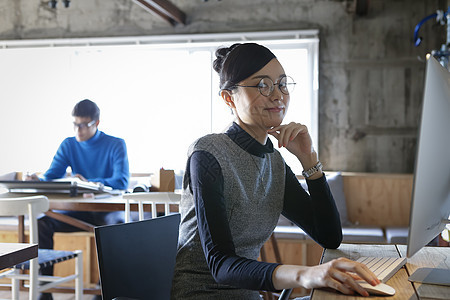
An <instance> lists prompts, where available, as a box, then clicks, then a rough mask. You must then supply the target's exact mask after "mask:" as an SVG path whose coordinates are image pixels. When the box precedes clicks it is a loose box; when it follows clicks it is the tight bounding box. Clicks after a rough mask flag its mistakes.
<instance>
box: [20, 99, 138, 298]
mask: <svg viewBox="0 0 450 300" xmlns="http://www.w3.org/2000/svg"><path fill="white" fill-rule="evenodd" d="M72 117H73V126H74V130H75V136H74V137H68V138H66V139H65V140H64V141H63V142H62V143H61V145H60V146H59V149H58V150H57V152H56V154H55V156H54V157H53V161H52V163H51V165H50V168H49V169H48V170H47V172H45V174H44V175H43V178H38V177H37V176H36V175H31V176H29V177H28V178H27V179H28V180H41V179H42V180H52V179H58V178H62V177H65V176H66V170H67V167H71V169H72V176H73V177H76V178H78V179H80V180H82V181H90V182H96V183H99V184H103V185H105V186H109V187H111V188H113V189H117V190H126V189H127V187H128V180H129V175H130V174H129V167H128V156H127V148H126V145H125V141H124V140H123V139H120V138H117V137H113V136H110V135H107V134H105V133H103V132H102V131H100V130H98V125H99V123H100V109H99V108H98V106H97V105H96V104H95V103H94V102H92V101H91V100H88V99H85V100H82V101H80V102H78V103H77V104H76V105H75V107H74V109H73V111H72ZM58 212H59V213H62V214H65V215H68V216H70V217H74V218H76V219H79V220H82V221H85V222H88V223H90V224H93V225H96V226H100V225H106V224H114V223H121V222H123V217H122V216H118V215H117V213H109V212H86V211H58ZM38 230H39V248H41V249H53V234H54V233H55V232H73V231H80V229H79V228H77V227H74V226H71V225H69V224H66V223H64V222H60V221H57V220H55V219H53V218H51V217H47V216H43V217H41V218H40V219H39V220H38ZM41 274H43V275H53V268H52V267H48V268H42V269H41ZM39 299H53V297H52V295H51V294H50V293H42V294H41V295H40V296H39Z"/></svg>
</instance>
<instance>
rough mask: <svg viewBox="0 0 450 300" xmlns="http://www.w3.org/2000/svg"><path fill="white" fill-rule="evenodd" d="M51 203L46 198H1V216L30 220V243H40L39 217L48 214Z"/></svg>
mask: <svg viewBox="0 0 450 300" xmlns="http://www.w3.org/2000/svg"><path fill="white" fill-rule="evenodd" d="M48 208H49V202H48V199H47V197H45V196H30V197H18V198H0V216H2V217H4V216H24V215H28V217H29V220H30V243H33V244H37V243H38V231H37V230H38V228H37V216H38V215H39V214H40V213H43V212H46V211H47V210H48Z"/></svg>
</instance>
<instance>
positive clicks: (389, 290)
mask: <svg viewBox="0 0 450 300" xmlns="http://www.w3.org/2000/svg"><path fill="white" fill-rule="evenodd" d="M357 282H358V284H359V285H360V286H361V287H362V288H364V289H365V290H366V291H367V292H368V293H369V294H372V295H382V296H394V295H395V289H394V288H393V287H391V286H389V285H387V284H385V283H380V284H378V285H376V286H373V285H371V284H370V283H368V282H366V281H360V280H358V281H357Z"/></svg>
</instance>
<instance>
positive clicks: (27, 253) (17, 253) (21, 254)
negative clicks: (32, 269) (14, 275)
mask: <svg viewBox="0 0 450 300" xmlns="http://www.w3.org/2000/svg"><path fill="white" fill-rule="evenodd" d="M37 256H38V245H37V244H23V243H0V270H2V269H5V268H10V267H12V266H14V265H17V264H19V263H21V262H24V261H27V260H30V259H32V258H35V257H37Z"/></svg>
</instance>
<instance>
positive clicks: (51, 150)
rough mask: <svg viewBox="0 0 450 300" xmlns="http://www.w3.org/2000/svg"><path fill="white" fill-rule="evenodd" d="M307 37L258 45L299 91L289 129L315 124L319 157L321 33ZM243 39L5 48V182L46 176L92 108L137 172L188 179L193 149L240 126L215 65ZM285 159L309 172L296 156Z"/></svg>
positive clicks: (0, 61) (0, 118)
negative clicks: (87, 106) (76, 109)
mask: <svg viewBox="0 0 450 300" xmlns="http://www.w3.org/2000/svg"><path fill="white" fill-rule="evenodd" d="M298 32H300V31H297V32H296V33H295V34H292V33H290V32H288V33H289V34H288V35H290V36H291V37H289V38H285V37H284V38H283V39H274V38H273V36H271V35H270V34H272V35H273V33H267V39H265V38H264V36H263V35H261V33H257V34H256V37H257V38H258V40H255V41H256V42H259V43H262V44H264V45H266V46H268V47H269V48H271V49H272V50H273V51H274V53H275V54H276V55H277V57H278V59H279V60H280V61H281V63H282V65H283V67H284V68H285V71H286V74H288V75H290V76H291V77H293V78H294V80H295V81H296V82H297V86H296V88H295V90H294V92H293V93H292V94H291V104H290V107H289V111H288V114H287V116H286V119H285V121H286V122H290V121H296V122H301V123H304V124H306V125H307V126H308V127H309V128H310V131H311V132H312V135H313V140H314V143H315V146H316V149H317V148H318V147H317V146H318V145H317V133H318V132H317V117H318V116H317V57H318V39H317V32H313V33H314V34H313V38H311V35H308V37H307V38H304V39H303V38H301V37H299V34H298ZM237 35H238V34H236V36H233V35H231V36H230V35H208V36H206V35H205V36H206V37H207V38H208V39H214V40H213V41H210V40H208V41H206V40H205V39H206V38H205V36H203V40H202V39H201V38H202V36H201V35H196V36H195V38H199V37H200V38H199V40H197V41H194V39H192V38H191V39H189V38H187V37H185V39H188V41H186V40H183V41H181V40H175V41H170V43H169V42H167V37H165V40H163V41H160V42H158V41H157V40H156V41H155V40H154V37H153V38H152V40H151V41H148V40H145V39H143V41H144V42H142V41H141V42H130V41H133V39H137V38H129V39H126V40H125V42H124V39H123V38H117V39H114V38H112V39H108V43H107V45H97V44H101V43H100V42H103V43H104V41H103V40H101V39H91V40H88V41H86V40H82V41H78V43H77V41H74V40H71V43H72V44H76V45H67V41H66V40H52V41H51V42H50V41H46V40H42V41H40V42H39V41H29V43H31V44H27V43H25V42H24V43H23V44H17V43H14V42H10V43H9V44H8V41H3V42H1V41H0V47H1V45H2V44H3V49H0V65H1V66H2V70H3V72H1V73H0V82H2V90H1V92H0V94H1V96H2V100H1V109H0V126H1V128H2V130H1V131H0V140H1V143H2V145H3V147H2V148H1V149H0V157H1V164H0V174H3V173H8V172H12V171H22V172H44V171H46V170H47V168H48V167H49V165H50V162H51V160H52V158H53V155H54V154H55V152H56V150H57V148H58V146H59V144H60V143H61V142H62V140H63V139H64V138H66V137H68V136H73V126H72V117H71V111H72V108H73V106H74V105H75V104H76V103H77V102H78V101H80V100H83V99H86V98H87V99H90V100H92V101H94V102H96V103H97V104H98V106H99V107H100V111H101V114H100V125H99V129H100V130H102V131H104V132H105V133H107V134H110V135H113V136H117V137H121V138H123V139H125V141H126V143H127V148H128V157H129V161H130V171H131V172H133V173H151V172H154V171H156V170H157V169H159V168H161V167H163V168H166V169H175V170H183V169H184V167H185V163H186V158H187V156H186V154H187V150H188V147H189V145H190V144H191V143H192V142H193V141H194V140H195V139H197V138H199V137H201V136H203V135H205V134H208V133H211V132H222V131H223V130H225V129H226V128H227V127H228V125H229V124H230V122H231V121H232V120H233V116H232V114H231V111H230V110H229V109H228V107H227V106H226V105H225V104H224V103H223V101H222V100H221V98H220V97H219V96H218V92H219V87H218V86H219V84H218V76H217V74H216V73H215V72H214V71H213V70H212V61H213V59H214V51H215V50H216V49H217V48H218V47H219V46H224V45H231V44H233V43H234V42H239V41H241V40H242V38H240V37H239V36H237ZM285 35H286V34H285ZM177 39H178V37H177ZM99 41H100V42H99ZM96 42H97V44H96ZM241 42H242V41H241ZM32 43H34V44H32ZM55 43H56V46H55ZM58 43H60V44H59V47H58ZM65 43H66V44H65ZM84 43H86V45H87V44H89V46H86V45H85V44H84ZM80 44H83V45H80ZM92 45H93V46H92ZM275 145H276V144H275ZM283 152H284V151H283ZM283 156H284V157H285V159H286V161H287V162H288V164H289V165H290V166H291V168H292V169H293V170H294V172H296V173H300V172H301V170H302V168H301V166H300V164H299V163H298V162H297V161H295V159H293V158H292V155H288V154H285V153H283Z"/></svg>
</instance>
